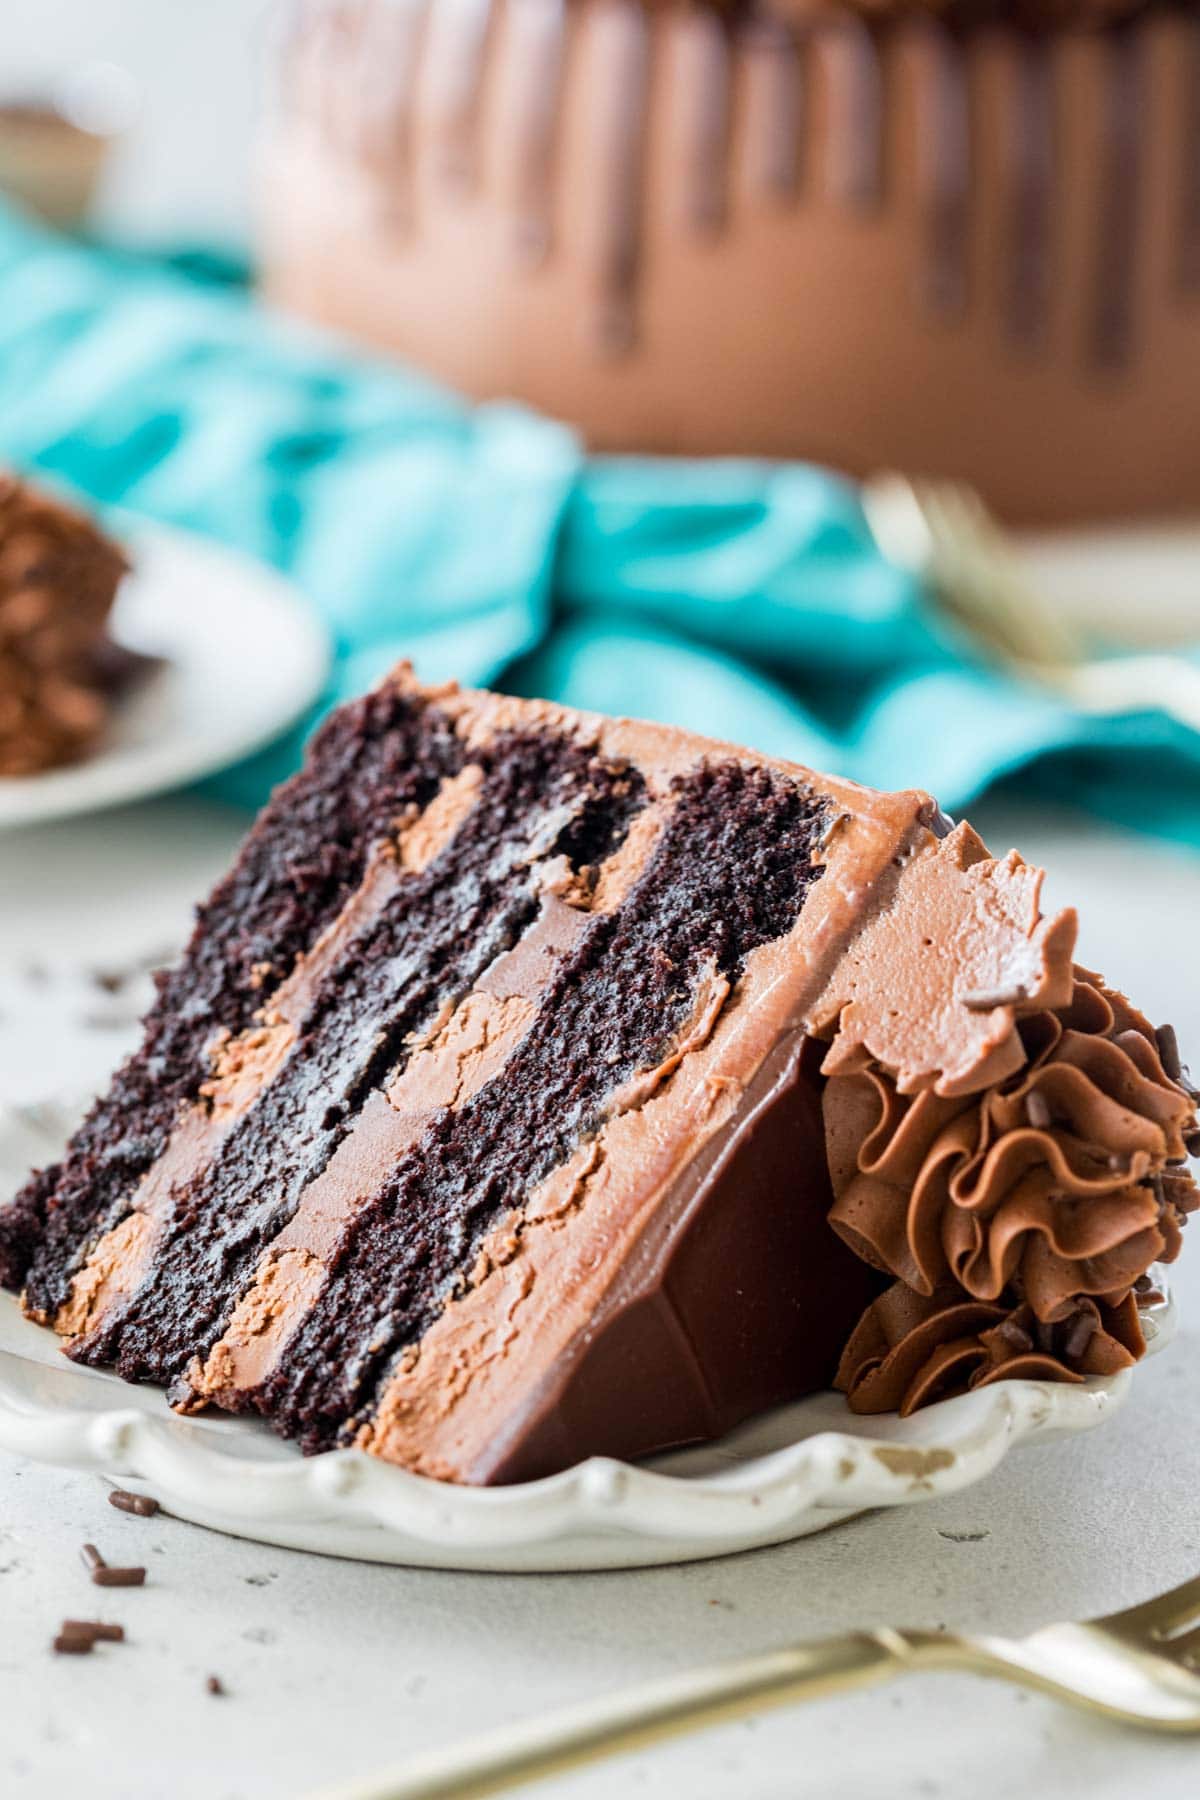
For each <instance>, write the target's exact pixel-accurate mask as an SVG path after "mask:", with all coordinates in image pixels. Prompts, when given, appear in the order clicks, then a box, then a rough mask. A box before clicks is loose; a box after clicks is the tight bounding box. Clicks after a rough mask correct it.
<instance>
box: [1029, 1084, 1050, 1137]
mask: <svg viewBox="0 0 1200 1800" xmlns="http://www.w3.org/2000/svg"><path fill="white" fill-rule="evenodd" d="M1025 1117H1026V1118H1027V1119H1028V1120H1029V1123H1030V1124H1031V1125H1032V1126H1033V1129H1034V1130H1035V1131H1049V1129H1050V1127H1051V1125H1053V1123H1054V1114H1053V1113H1052V1112H1051V1111H1050V1107H1049V1103H1048V1102H1047V1100H1046V1096H1045V1094H1043V1093H1039V1091H1038V1089H1037V1088H1032V1089H1031V1090H1030V1092H1029V1093H1028V1094H1026V1096H1025Z"/></svg>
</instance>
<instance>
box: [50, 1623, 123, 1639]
mask: <svg viewBox="0 0 1200 1800" xmlns="http://www.w3.org/2000/svg"><path fill="white" fill-rule="evenodd" d="M58 1629H59V1635H60V1636H61V1637H88V1638H91V1640H92V1642H93V1643H105V1644H123V1643H124V1642H125V1627H124V1626H123V1625H112V1624H110V1623H109V1622H108V1621H107V1620H106V1619H64V1620H63V1622H62V1624H61V1625H60V1626H59V1628H58Z"/></svg>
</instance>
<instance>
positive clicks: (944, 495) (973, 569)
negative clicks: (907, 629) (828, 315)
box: [862, 474, 1200, 731]
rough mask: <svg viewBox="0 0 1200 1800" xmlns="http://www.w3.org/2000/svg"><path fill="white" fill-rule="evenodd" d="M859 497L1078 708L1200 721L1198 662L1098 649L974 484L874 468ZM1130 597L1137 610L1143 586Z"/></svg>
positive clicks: (905, 560)
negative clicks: (1033, 573)
mask: <svg viewBox="0 0 1200 1800" xmlns="http://www.w3.org/2000/svg"><path fill="white" fill-rule="evenodd" d="M862 503H863V509H864V511H865V513H866V516H867V523H868V524H869V526H870V528H871V533H872V536H873V537H874V538H875V541H876V543H877V544H878V545H879V548H880V549H881V550H882V551H883V553H884V555H885V556H887V557H889V558H890V559H891V561H893V562H896V563H899V564H900V566H901V567H902V568H907V569H911V570H912V571H913V572H914V573H915V574H916V575H918V576H919V577H920V578H921V580H922V581H924V582H925V583H926V584H927V585H928V587H929V588H931V589H932V591H933V593H934V594H935V596H936V598H937V600H938V603H939V605H940V606H941V607H942V609H943V610H944V611H945V612H946V613H947V615H948V616H949V617H951V618H953V619H955V620H956V621H957V622H958V623H959V624H960V625H961V626H963V627H965V629H966V630H967V632H968V633H969V634H970V635H971V636H972V637H974V638H976V639H978V640H979V641H980V642H981V643H982V644H983V645H984V646H985V648H986V649H987V650H988V651H990V653H991V654H992V656H993V657H994V658H996V659H997V660H998V661H1000V662H1002V663H1004V664H1006V665H1007V666H1008V667H1009V668H1010V669H1011V671H1012V672H1013V674H1015V675H1017V676H1019V677H1022V678H1023V679H1025V680H1028V681H1034V682H1037V683H1039V684H1040V685H1041V686H1043V687H1048V688H1050V689H1052V690H1053V691H1054V692H1055V693H1056V694H1058V695H1059V696H1060V697H1061V698H1062V699H1063V700H1065V701H1066V702H1067V703H1068V704H1069V705H1070V706H1073V707H1074V708H1075V709H1076V710H1077V711H1078V712H1087V713H1098V714H1116V713H1131V712H1147V711H1151V712H1165V713H1168V714H1169V715H1171V717H1173V718H1176V719H1178V720H1179V721H1180V723H1181V724H1183V725H1186V726H1188V727H1189V729H1190V730H1192V731H1200V668H1197V667H1196V665H1195V664H1193V663H1190V662H1188V661H1186V660H1185V658H1183V657H1182V656H1173V655H1171V654H1170V653H1169V652H1162V653H1157V654H1154V653H1149V652H1139V653H1137V654H1133V655H1127V654H1120V655H1111V656H1110V655H1104V656H1097V655H1095V654H1094V653H1093V651H1092V649H1091V647H1090V646H1089V644H1088V642H1087V640H1086V638H1085V637H1084V635H1083V634H1082V633H1081V632H1080V631H1078V630H1077V629H1076V628H1075V627H1074V626H1073V625H1072V624H1071V623H1070V622H1069V621H1068V620H1067V619H1065V618H1064V617H1063V615H1062V612H1061V609H1059V608H1057V607H1055V606H1053V605H1052V604H1051V602H1050V601H1049V600H1047V599H1046V598H1045V597H1044V596H1043V595H1041V594H1040V593H1039V592H1038V591H1037V589H1036V588H1035V587H1034V586H1033V584H1032V583H1031V582H1030V580H1029V578H1028V576H1027V575H1026V573H1025V570H1024V568H1023V566H1022V563H1021V559H1020V556H1019V555H1018V554H1017V551H1016V549H1015V548H1014V546H1013V544H1012V543H1011V542H1010V540H1009V539H1008V537H1007V536H1006V535H1005V533H1004V531H1003V529H1002V527H1001V526H1000V525H999V524H997V522H996V520H995V519H994V518H993V517H992V515H991V514H990V513H989V512H988V510H987V507H986V506H985V505H984V503H983V501H982V500H981V499H980V497H979V495H978V494H977V493H976V492H975V491H974V489H973V488H970V487H967V486H966V485H965V484H964V483H962V482H958V481H922V480H917V479H914V480H910V479H909V478H908V477H907V476H905V475H894V474H886V475H877V476H875V477H873V478H872V479H871V480H870V481H867V482H865V483H864V484H863V488H862ZM1129 604H1130V610H1131V612H1135V611H1136V606H1137V600H1136V596H1133V595H1131V596H1130V602H1129ZM1197 626H1198V629H1200V610H1198V615H1197Z"/></svg>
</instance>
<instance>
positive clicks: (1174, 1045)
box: [1154, 1025, 1183, 1081]
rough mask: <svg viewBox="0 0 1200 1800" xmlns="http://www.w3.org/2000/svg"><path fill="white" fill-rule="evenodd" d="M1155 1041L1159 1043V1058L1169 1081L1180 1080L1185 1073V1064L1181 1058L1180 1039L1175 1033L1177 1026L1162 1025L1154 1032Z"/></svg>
mask: <svg viewBox="0 0 1200 1800" xmlns="http://www.w3.org/2000/svg"><path fill="white" fill-rule="evenodd" d="M1154 1041H1155V1043H1156V1044H1157V1045H1158V1060H1159V1061H1160V1062H1161V1064H1162V1066H1163V1072H1164V1073H1165V1075H1166V1077H1167V1079H1168V1081H1178V1080H1179V1078H1180V1076H1181V1075H1182V1074H1183V1064H1182V1063H1181V1062H1180V1060H1179V1039H1178V1038H1177V1037H1176V1035H1175V1027H1174V1026H1173V1025H1160V1026H1159V1028H1158V1030H1157V1031H1156V1032H1155V1034H1154Z"/></svg>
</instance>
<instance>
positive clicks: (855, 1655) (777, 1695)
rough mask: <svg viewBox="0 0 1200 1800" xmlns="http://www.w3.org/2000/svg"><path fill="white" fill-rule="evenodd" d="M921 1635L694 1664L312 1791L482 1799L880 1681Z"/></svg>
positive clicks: (838, 1640)
mask: <svg viewBox="0 0 1200 1800" xmlns="http://www.w3.org/2000/svg"><path fill="white" fill-rule="evenodd" d="M920 1636H921V1634H916V1633H914V1634H913V1636H912V1637H911V1638H910V1637H908V1636H906V1635H905V1634H904V1633H903V1632H900V1631H892V1630H888V1629H881V1630H878V1631H870V1632H851V1633H848V1634H846V1635H845V1636H842V1637H830V1638H822V1639H819V1640H818V1641H817V1642H815V1643H810V1644H800V1645H795V1646H793V1647H790V1648H788V1649H786V1650H773V1651H768V1652H767V1653H766V1654H765V1655H760V1656H747V1657H741V1658H738V1659H736V1660H733V1661H729V1662H724V1663H718V1664H716V1665H715V1666H710V1667H708V1668H703V1669H692V1670H689V1671H687V1672H685V1673H684V1674H682V1675H670V1676H667V1677H665V1678H664V1679H663V1680H660V1681H653V1682H648V1683H646V1684H645V1686H643V1687H640V1688H636V1689H632V1690H626V1691H625V1692H623V1693H619V1694H612V1695H608V1696H606V1697H604V1698H603V1699H600V1700H592V1701H588V1702H586V1703H585V1704H584V1705H581V1706H573V1707H569V1708H564V1709H563V1710H562V1711H559V1712H553V1713H551V1714H549V1716H548V1717H546V1718H542V1719H531V1720H527V1721H522V1722H521V1723H519V1724H516V1725H511V1726H506V1727H504V1728H503V1729H502V1730H499V1731H495V1732H491V1733H489V1734H488V1735H487V1736H484V1737H479V1738H476V1739H475V1740H474V1742H471V1743H468V1744H466V1745H461V1746H456V1747H455V1748H452V1749H449V1750H438V1751H434V1752H432V1753H431V1754H428V1755H425V1756H419V1757H416V1758H414V1759H413V1760H412V1761H411V1762H407V1763H404V1764H403V1765H401V1766H400V1767H399V1768H395V1769H393V1770H392V1771H391V1773H390V1774H381V1775H378V1776H375V1777H373V1778H368V1779H367V1780H365V1781H357V1782H350V1783H349V1784H348V1785H346V1786H340V1787H337V1788H332V1789H328V1790H325V1791H324V1792H323V1794H322V1795H321V1796H318V1797H316V1800H482V1797H483V1796H484V1795H486V1794H499V1793H502V1792H505V1791H507V1790H509V1789H511V1788H514V1787H518V1786H521V1785H522V1784H524V1783H525V1782H529V1781H539V1780H541V1779H542V1778H543V1777H545V1776H548V1775H558V1774H562V1773H563V1772H564V1771H565V1770H568V1769H576V1768H579V1767H581V1766H582V1765H583V1764H585V1763H591V1762H597V1761H599V1760H600V1758H602V1757H606V1756H612V1755H615V1754H616V1753H617V1752H618V1751H622V1750H633V1749H641V1748H643V1747H644V1746H646V1745H648V1744H654V1743H658V1742H660V1741H661V1740H662V1739H664V1738H671V1737H679V1736H682V1735H683V1734H684V1733H685V1732H688V1731H693V1730H695V1729H696V1728H697V1727H700V1726H705V1725H716V1724H719V1723H720V1722H722V1721H724V1720H728V1719H739V1718H744V1717H746V1716H747V1715H749V1714H751V1713H757V1712H765V1711H767V1710H768V1709H769V1708H771V1707H775V1706H786V1705H788V1704H790V1703H791V1702H792V1701H796V1700H815V1699H817V1698H818V1697H819V1696H820V1695H822V1694H829V1693H833V1692H835V1691H839V1692H840V1691H842V1690H844V1689H847V1688H854V1687H866V1686H869V1685H870V1684H871V1683H872V1682H877V1681H886V1680H887V1679H888V1678H889V1677H890V1676H892V1675H895V1674H899V1673H900V1672H901V1671H902V1670H903V1669H904V1668H905V1667H906V1666H911V1663H912V1661H913V1659H914V1656H915V1655H916V1654H917V1652H918V1651H919V1650H920V1648H921V1644H920Z"/></svg>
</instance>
